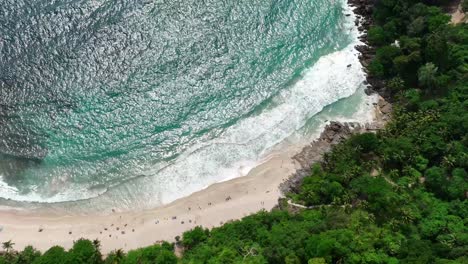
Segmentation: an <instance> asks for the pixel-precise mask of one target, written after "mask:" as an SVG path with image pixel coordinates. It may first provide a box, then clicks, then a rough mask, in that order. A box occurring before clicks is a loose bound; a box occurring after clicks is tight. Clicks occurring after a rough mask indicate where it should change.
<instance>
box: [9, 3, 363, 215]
mask: <svg viewBox="0 0 468 264" xmlns="http://www.w3.org/2000/svg"><path fill="white" fill-rule="evenodd" d="M344 12H345V13H351V11H350V9H349V8H347V9H345V10H344ZM353 21H354V16H353V15H351V16H349V17H348V18H347V19H346V23H344V24H343V27H344V31H348V32H349V34H350V35H351V36H353V38H355V39H356V40H355V41H353V43H351V44H350V45H348V46H347V47H346V48H344V49H343V50H339V51H336V52H333V53H331V54H328V55H326V56H323V57H321V58H320V59H319V60H318V61H317V62H316V63H315V64H314V65H313V66H312V68H310V69H308V70H307V71H306V72H305V73H304V74H303V77H302V78H301V79H300V80H299V81H297V82H296V83H295V84H294V85H292V86H291V87H290V88H289V89H286V90H283V91H282V92H281V93H280V94H279V95H278V96H276V97H275V98H274V100H273V105H274V107H270V108H268V109H266V110H264V111H263V112H261V113H259V114H257V115H255V116H251V117H249V118H246V119H243V120H241V121H240V122H238V123H237V124H235V125H233V126H232V127H230V128H228V129H227V130H226V131H225V132H224V133H223V134H221V135H220V136H219V137H218V138H216V139H214V140H210V141H208V142H205V143H203V144H198V145H196V146H193V147H192V148H191V149H190V150H188V151H186V152H185V153H183V154H182V155H181V156H179V157H178V158H177V160H175V161H174V162H173V163H171V164H170V165H168V166H166V167H165V168H164V169H160V167H158V169H154V170H149V171H146V172H145V173H144V177H140V178H136V179H134V180H131V181H128V182H126V183H124V184H121V185H119V186H116V187H115V188H112V189H110V190H106V189H104V188H103V189H92V190H89V189H88V188H84V187H83V186H79V185H77V186H73V185H66V186H65V185H63V184H64V183H62V182H57V183H55V186H56V188H57V192H56V194H55V195H53V196H50V197H48V198H43V197H41V196H39V195H37V194H34V193H28V194H26V195H24V194H21V192H20V191H19V190H17V189H16V188H14V187H10V186H8V185H6V184H5V183H4V182H3V181H2V179H1V178H0V192H1V193H2V197H4V198H10V199H12V200H17V201H40V202H46V203H52V202H61V201H73V200H76V199H82V198H83V197H96V196H98V197H97V198H95V199H93V200H94V201H93V204H99V205H101V206H102V207H106V206H118V207H120V208H127V209H132V208H135V207H140V208H143V207H152V206H155V205H160V204H166V203H169V202H171V201H174V200H175V199H178V198H181V197H184V196H187V195H189V194H191V193H193V192H195V191H199V190H201V189H203V188H205V187H206V186H209V185H211V184H213V183H216V182H220V181H225V180H228V179H232V178H236V177H240V176H245V175H246V174H247V173H248V172H249V171H250V170H251V169H252V168H254V167H255V166H256V165H258V164H259V163H260V162H261V161H262V159H263V158H264V157H265V155H266V154H267V153H268V152H269V151H270V150H271V149H272V148H273V147H274V146H275V145H277V144H278V143H279V142H281V141H283V140H284V139H285V138H287V137H288V136H290V135H292V134H293V133H295V132H296V131H297V130H299V129H300V128H301V127H303V126H304V124H305V123H306V122H307V120H309V119H310V118H311V117H312V116H314V115H316V114H317V113H318V112H320V111H321V110H322V109H323V108H324V107H325V106H327V105H330V104H332V103H334V102H336V101H338V100H339V99H342V98H345V97H348V96H351V95H352V94H353V93H355V92H356V90H357V89H358V88H359V87H362V83H363V81H364V79H365V75H364V73H363V71H362V69H361V66H360V63H359V60H358V52H357V51H356V50H355V49H354V46H355V45H356V44H357V42H358V41H357V36H358V31H357V30H356V27H355V26H354V22H353ZM366 111H367V109H366ZM360 114H361V115H362V116H363V118H364V119H367V118H368V116H365V111H364V112H363V113H360ZM64 182H66V181H64Z"/></svg>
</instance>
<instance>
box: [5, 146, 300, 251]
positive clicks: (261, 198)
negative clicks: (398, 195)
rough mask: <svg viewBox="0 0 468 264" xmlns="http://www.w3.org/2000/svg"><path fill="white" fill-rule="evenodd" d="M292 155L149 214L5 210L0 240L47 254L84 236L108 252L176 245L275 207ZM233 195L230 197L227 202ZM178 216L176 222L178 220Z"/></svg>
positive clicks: (292, 167)
mask: <svg viewBox="0 0 468 264" xmlns="http://www.w3.org/2000/svg"><path fill="white" fill-rule="evenodd" d="M290 157H291V155H290V153H284V154H281V155H276V156H273V157H271V158H270V159H269V160H268V161H266V162H265V163H263V164H261V165H260V166H258V167H256V168H254V169H253V170H252V171H251V172H250V173H249V174H248V175H247V176H245V177H241V178H236V179H233V180H230V181H226V182H222V183H217V184H214V185H212V186H210V187H208V188H206V189H204V190H202V191H199V192H197V193H194V194H192V195H190V196H188V197H186V198H182V199H179V200H177V201H175V202H173V203H171V204H169V205H167V206H164V207H160V208H157V209H154V210H150V211H142V212H136V213H132V212H128V213H123V214H121V213H111V214H109V215H100V216H95V215H93V216H84V215H81V216H57V215H55V216H51V215H50V214H49V215H37V214H36V215H28V213H27V212H20V211H16V212H12V211H10V212H7V211H3V212H0V226H2V227H3V231H1V232H0V242H3V241H8V240H10V239H11V240H12V241H13V242H14V243H15V249H17V250H20V249H23V248H24V247H25V246H27V245H33V246H34V247H36V248H38V249H40V250H42V251H44V250H47V249H48V248H50V247H51V246H54V245H61V246H63V247H65V248H69V247H71V246H72V244H73V241H74V240H77V239H79V238H81V237H84V238H88V239H91V240H92V239H96V238H97V239H99V240H100V241H101V245H102V251H103V252H104V253H108V252H109V251H111V250H113V249H119V248H122V249H125V250H130V249H134V248H138V247H143V246H147V245H151V244H153V243H155V242H156V241H160V240H167V241H174V238H175V236H177V235H181V234H182V233H183V232H184V231H186V230H188V229H191V228H193V227H195V226H197V225H201V226H203V227H207V228H211V227H214V226H219V225H221V224H222V223H224V222H227V221H229V220H233V219H240V218H242V217H243V216H246V215H248V214H251V213H254V212H257V211H259V210H262V209H265V210H270V209H271V208H273V207H274V206H275V205H276V204H277V200H278V198H279V197H280V192H279V190H278V186H279V184H280V183H281V182H282V181H283V180H285V179H286V178H287V177H288V176H289V175H291V174H292V173H293V172H294V171H295V169H296V166H297V165H295V164H294V162H293V161H292V159H291V158H290ZM228 197H231V199H229V200H226V198H228ZM209 203H211V205H209ZM189 208H190V209H189ZM174 216H176V217H177V219H175V220H173V219H172V218H173V217H174ZM182 221H183V224H182ZM105 228H107V230H105ZM40 229H42V231H41V232H39V230H40ZM133 230H134V231H133ZM69 232H72V233H71V234H69ZM122 232H124V234H122Z"/></svg>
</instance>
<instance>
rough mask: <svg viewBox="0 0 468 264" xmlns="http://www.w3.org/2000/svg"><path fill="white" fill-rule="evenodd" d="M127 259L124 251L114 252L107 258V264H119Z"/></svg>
mask: <svg viewBox="0 0 468 264" xmlns="http://www.w3.org/2000/svg"><path fill="white" fill-rule="evenodd" d="M124 258H125V253H124V251H123V250H122V249H118V250H114V251H112V252H111V253H109V255H108V256H107V258H106V261H105V263H106V264H119V263H122V260H123V259H124Z"/></svg>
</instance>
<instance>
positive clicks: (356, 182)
mask: <svg viewBox="0 0 468 264" xmlns="http://www.w3.org/2000/svg"><path fill="white" fill-rule="evenodd" d="M349 4H350V5H351V6H354V7H355V9H354V11H355V12H356V14H357V15H358V16H359V20H358V21H357V22H356V23H357V25H358V26H359V27H360V29H361V30H363V31H364V34H363V35H362V41H363V42H364V43H366V44H368V45H363V46H358V47H356V48H357V49H358V50H359V51H360V52H361V63H362V64H363V66H364V67H365V70H366V72H367V73H368V77H367V82H368V83H369V85H370V87H369V89H368V93H378V94H379V95H380V96H382V97H383V98H384V99H385V100H386V101H388V102H391V104H392V108H393V111H392V113H391V118H390V120H389V121H388V122H387V123H386V125H385V127H383V128H381V129H380V127H375V128H379V129H377V131H374V130H375V129H374V127H367V128H366V127H364V129H363V128H362V127H360V126H357V125H355V124H340V123H331V124H330V125H329V126H328V128H327V129H326V130H325V132H324V133H322V136H321V138H320V139H319V140H318V141H316V142H315V143H312V144H311V145H310V146H308V147H307V148H306V149H305V150H304V151H303V152H301V153H300V154H298V155H297V156H295V160H296V161H297V162H298V163H300V164H301V168H300V171H299V172H296V174H295V176H294V177H293V178H292V179H290V180H288V181H285V182H284V183H283V184H282V190H283V191H286V192H287V193H286V194H285V198H283V199H280V201H279V203H278V205H277V206H276V207H275V208H274V209H272V210H271V211H267V210H269V209H270V206H266V207H265V209H266V210H264V211H261V212H258V213H255V214H252V215H249V216H246V217H244V218H242V219H241V220H235V221H230V222H228V223H222V225H220V226H219V227H215V228H212V229H210V230H209V229H206V226H204V227H202V226H197V224H195V223H193V226H194V227H193V228H192V229H191V230H190V231H187V232H184V233H183V234H182V235H181V236H177V237H175V241H174V242H162V241H160V242H158V243H156V244H154V245H152V246H149V247H144V248H140V249H135V250H130V251H128V252H126V251H123V250H118V249H116V250H115V251H112V252H110V253H109V254H107V256H105V257H103V254H102V253H101V251H100V249H101V243H100V241H99V240H94V241H91V240H87V239H79V238H78V239H77V240H76V241H75V243H74V245H73V246H72V247H71V249H69V250H65V249H64V248H63V247H61V246H54V247H51V248H50V249H47V250H43V251H42V252H39V251H38V250H36V249H35V248H33V247H26V248H25V249H24V250H16V249H17V248H16V247H15V239H12V240H11V241H3V242H4V243H3V247H4V252H3V255H2V256H1V257H0V263H1V264H3V263H36V264H39V263H309V264H318V263H468V199H467V198H468V173H467V169H468V151H467V150H468V136H467V131H468V25H467V24H466V23H464V22H463V20H461V21H458V20H457V22H460V23H456V24H453V23H450V21H451V16H449V15H447V14H446V13H445V12H444V11H443V10H445V8H446V7H447V6H449V5H450V4H451V3H450V2H447V1H443V0H435V1H419V0H412V1H408V0H385V1H378V2H373V1H367V0H350V2H349ZM460 6H461V7H464V6H466V4H465V2H462V3H460ZM464 10H465V11H466V9H464ZM389 107H390V106H389V105H388V104H387V103H383V101H381V103H380V112H389V111H388V110H389ZM382 109H385V110H384V111H382ZM383 119H389V117H388V116H386V117H385V118H383ZM353 132H360V133H353ZM321 142H322V143H321ZM324 142H328V143H331V142H333V143H336V144H334V146H333V147H332V148H331V150H330V151H328V152H326V151H324V154H323V156H320V155H319V156H314V155H313V154H311V153H313V152H314V151H308V150H307V149H314V148H316V147H317V146H318V145H319V144H324ZM325 145H326V146H329V144H325ZM327 148H328V147H327ZM311 162H312V163H313V162H315V163H314V164H311ZM307 166H309V167H311V168H310V169H307ZM289 171H290V170H287V172H289ZM286 176H288V175H284V177H286ZM228 198H231V197H226V200H225V202H229V200H230V199H228ZM232 198H233V199H234V198H235V197H232ZM257 202H261V201H257ZM187 210H188V209H187ZM152 224H154V223H152ZM191 224H192V223H191ZM220 224H221V223H220ZM44 231H45V230H44ZM130 232H131V231H130ZM1 235H2V232H0V238H1V237H2V236H1ZM148 235H149V236H151V234H148ZM154 236H155V237H156V236H157V234H154ZM170 241H172V240H170ZM103 243H105V242H103ZM103 246H104V245H103Z"/></svg>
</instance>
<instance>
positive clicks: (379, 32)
mask: <svg viewBox="0 0 468 264" xmlns="http://www.w3.org/2000/svg"><path fill="white" fill-rule="evenodd" d="M367 36H368V39H369V42H370V43H371V44H373V45H376V46H382V45H384V44H385V43H386V42H387V36H386V34H385V31H384V29H383V28H382V27H379V26H373V27H371V28H370V29H369V32H368V33H367Z"/></svg>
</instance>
